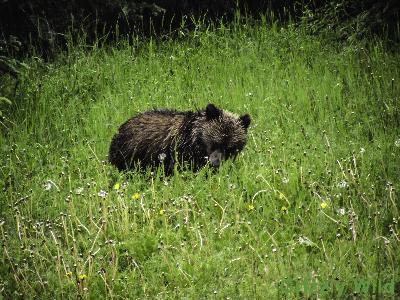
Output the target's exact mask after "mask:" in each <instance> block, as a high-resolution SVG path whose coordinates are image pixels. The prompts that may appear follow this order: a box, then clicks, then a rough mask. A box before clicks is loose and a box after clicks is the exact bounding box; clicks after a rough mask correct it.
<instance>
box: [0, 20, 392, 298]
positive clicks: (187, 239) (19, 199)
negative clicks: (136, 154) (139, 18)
mask: <svg viewBox="0 0 400 300" xmlns="http://www.w3.org/2000/svg"><path fill="white" fill-rule="evenodd" d="M263 22H264V23H262V24H259V25H257V26H250V25H248V24H246V25H241V24H240V23H239V22H238V23H235V24H233V25H230V26H226V25H223V24H221V25H220V26H218V27H206V26H203V27H202V26H199V27H198V28H196V30H194V31H193V32H187V31H185V32H182V34H181V36H180V40H179V41H177V40H173V39H165V40H163V41H160V40H154V39H150V40H148V41H139V40H136V41H134V42H133V43H128V42H126V41H120V42H119V44H118V45H117V46H116V47H113V48H111V47H110V48H106V47H104V48H97V47H88V46H87V45H86V44H78V45H73V46H72V45H69V47H68V49H69V50H68V52H67V51H66V52H63V53H61V54H60V55H59V56H58V57H57V58H56V59H55V61H54V62H52V63H45V62H43V61H41V60H40V59H37V58H36V59H33V58H32V59H27V60H25V61H24V63H26V64H27V65H28V66H29V68H28V69H27V71H26V75H25V76H23V77H22V78H21V83H20V84H19V85H18V87H17V89H16V91H15V93H14V95H15V96H14V97H12V98H11V97H9V96H8V95H9V94H10V92H7V91H8V90H7V89H6V88H5V87H4V85H3V86H2V88H4V89H6V92H3V91H2V94H3V95H6V96H7V97H9V98H10V99H12V100H13V101H12V103H11V105H8V106H10V109H7V110H6V111H5V113H4V116H3V118H2V121H1V122H2V123H1V124H4V125H5V126H3V127H4V128H3V129H4V130H3V131H2V133H1V134H2V136H1V138H0V156H1V157H2V160H1V164H0V240H1V242H2V253H1V255H0V264H1V266H2V267H1V268H0V297H3V298H6V299H9V298H18V297H20V298H51V297H54V295H60V298H75V297H81V298H85V299H93V298H132V299H136V298H171V299H177V298H179V299H180V298H194V299H198V298H216V299H224V298H228V297H229V298H231V299H233V298H241V299H242V298H243V299H255V298H269V299H274V298H285V297H286V298H290V299H293V298H315V297H326V298H331V299H334V298H339V297H338V296H337V295H338V293H339V292H338V289H339V288H338V286H341V285H343V286H344V289H343V290H341V291H342V294H341V295H344V296H343V298H346V297H351V295H353V292H354V289H355V287H354V285H352V283H353V282H354V280H356V279H357V278H360V279H362V280H365V281H368V280H370V281H373V282H376V281H377V280H380V282H382V283H384V284H386V283H390V280H392V279H393V280H394V281H395V282H399V278H400V277H399V275H400V274H399V273H400V272H399V268H398V265H399V263H400V255H399V251H398V248H399V234H400V232H399V221H400V216H399V198H398V190H399V189H400V182H399V179H398V174H400V161H399V157H400V130H399V120H400V117H399V109H400V108H399V95H400V85H399V82H398V79H399V78H400V59H399V58H400V57H399V54H398V53H392V52H388V51H386V49H385V47H384V46H383V45H382V43H380V42H377V41H374V40H372V39H371V40H370V41H368V42H367V43H365V44H363V45H360V44H357V43H354V44H353V45H351V46H347V47H338V45H337V44H336V43H331V42H327V41H326V40H323V39H321V38H320V37H318V36H309V35H306V34H304V33H303V32H302V30H301V28H300V29H299V28H297V29H296V28H294V27H288V28H279V27H278V26H277V25H276V23H272V24H267V19H266V18H264V19H263ZM199 25H201V24H199ZM208 102H214V103H215V104H217V105H219V106H221V107H224V108H226V109H229V110H230V111H233V112H237V113H244V112H248V113H249V114H250V115H251V117H252V124H251V127H250V130H249V136H248V145H247V147H246V149H245V151H244V152H243V153H242V154H241V155H240V156H239V157H238V158H237V159H236V161H234V162H233V161H227V162H226V163H225V164H223V165H222V167H221V168H220V169H219V170H218V172H216V173H212V172H209V170H207V169H203V170H201V171H200V172H198V173H196V174H193V173H192V172H189V171H187V172H183V173H179V174H175V175H174V176H172V177H170V178H163V177H161V176H159V175H158V174H157V172H156V173H155V174H145V175H143V174H137V173H132V174H121V173H118V172H117V171H116V170H114V169H113V168H112V167H111V166H109V165H108V164H107V163H105V162H104V161H105V160H106V156H107V151H108V146H109V143H110V140H111V137H112V136H113V134H114V133H115V131H116V130H117V128H118V126H119V125H120V124H121V123H122V122H124V121H125V120H126V119H128V118H129V117H131V116H132V115H134V114H136V113H138V112H140V111H145V110H147V109H150V108H153V107H158V108H175V109H180V110H186V109H194V108H196V107H197V108H202V107H204V106H205V105H206V104H207V103H208ZM323 287H324V288H323ZM325 287H326V291H325V290H324V289H325ZM362 291H363V292H364V290H362ZM385 291H386V292H385V293H386V294H381V296H382V297H383V296H387V295H389V296H390V294H387V293H388V292H387V291H389V292H390V289H386V290H385ZM381 292H382V290H381ZM367 293H368V291H367ZM382 293H383V292H382ZM366 297H367V296H366ZM371 297H372V296H371Z"/></svg>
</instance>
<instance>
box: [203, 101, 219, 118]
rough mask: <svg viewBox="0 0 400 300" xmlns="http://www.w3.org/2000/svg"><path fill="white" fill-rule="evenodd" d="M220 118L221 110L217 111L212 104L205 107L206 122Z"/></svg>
mask: <svg viewBox="0 0 400 300" xmlns="http://www.w3.org/2000/svg"><path fill="white" fill-rule="evenodd" d="M220 116H221V110H220V109H218V108H217V107H216V106H215V105H214V104H211V103H209V104H208V105H207V107H206V117H207V120H214V119H218V118H219V117H220Z"/></svg>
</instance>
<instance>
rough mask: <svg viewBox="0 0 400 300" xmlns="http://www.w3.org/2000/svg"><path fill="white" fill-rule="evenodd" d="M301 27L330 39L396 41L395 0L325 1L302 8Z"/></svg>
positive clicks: (397, 12) (398, 8)
mask: <svg viewBox="0 0 400 300" xmlns="http://www.w3.org/2000/svg"><path fill="white" fill-rule="evenodd" d="M302 10H303V13H302V15H301V19H302V23H303V26H305V27H306V28H307V29H308V30H309V31H310V32H312V33H319V34H324V35H325V36H326V37H329V38H331V39H333V40H347V41H350V42H352V41H354V40H361V39H365V38H369V37H370V36H371V35H377V36H380V37H381V38H384V39H390V40H392V41H395V42H397V43H398V42H399V39H400V32H399V25H400V24H399V16H400V3H399V2H398V1H374V0H367V1H354V0H341V1H329V2H327V3H325V4H324V5H321V6H318V5H316V6H315V5H314V6H312V5H310V6H304V7H303V8H302Z"/></svg>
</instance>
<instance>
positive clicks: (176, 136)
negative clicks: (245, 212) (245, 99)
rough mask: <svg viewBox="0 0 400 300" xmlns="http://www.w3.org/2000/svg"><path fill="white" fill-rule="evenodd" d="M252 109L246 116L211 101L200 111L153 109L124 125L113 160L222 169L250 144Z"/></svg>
mask: <svg viewBox="0 0 400 300" xmlns="http://www.w3.org/2000/svg"><path fill="white" fill-rule="evenodd" d="M249 125H250V116H249V115H248V114H245V115H242V116H240V117H238V116H236V115H234V114H233V113H230V112H228V111H225V110H222V109H219V108H217V107H216V106H215V105H214V104H208V105H207V107H206V109H203V110H199V111H195V112H192V111H186V112H179V111H175V110H151V111H147V112H144V113H141V114H139V115H137V116H135V117H133V118H131V119H129V120H128V121H126V122H125V123H124V124H122V125H121V127H119V129H118V132H117V134H115V136H114V137H113V139H112V141H111V145H110V150H109V155H108V159H109V162H110V163H111V164H112V165H114V166H115V167H117V168H118V169H119V170H120V171H122V170H130V169H134V168H140V169H146V168H149V167H150V168H155V167H158V166H163V167H164V172H165V174H168V175H170V174H171V173H172V172H173V170H174V168H175V165H176V164H177V167H179V168H182V167H183V166H186V167H190V168H191V169H193V170H195V171H196V170H199V169H200V168H201V167H203V166H205V165H207V164H209V165H210V166H211V167H213V168H217V167H218V166H219V165H220V164H221V162H222V161H223V160H224V159H227V158H230V157H235V156H236V155H237V154H238V153H239V152H240V151H241V150H243V148H244V146H245V144H246V135H247V128H248V127H249Z"/></svg>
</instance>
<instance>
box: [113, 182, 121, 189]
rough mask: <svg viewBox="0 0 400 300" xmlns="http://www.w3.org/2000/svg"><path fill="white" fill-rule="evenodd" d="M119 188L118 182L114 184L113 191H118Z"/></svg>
mask: <svg viewBox="0 0 400 300" xmlns="http://www.w3.org/2000/svg"><path fill="white" fill-rule="evenodd" d="M120 187H121V184H120V183H119V182H117V183H116V184H114V190H119V188H120Z"/></svg>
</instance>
